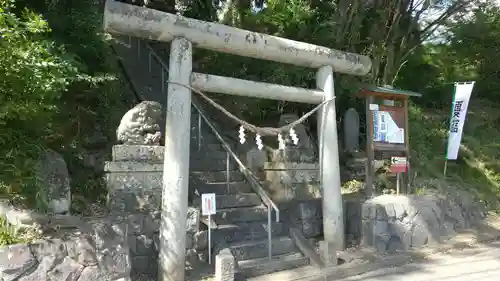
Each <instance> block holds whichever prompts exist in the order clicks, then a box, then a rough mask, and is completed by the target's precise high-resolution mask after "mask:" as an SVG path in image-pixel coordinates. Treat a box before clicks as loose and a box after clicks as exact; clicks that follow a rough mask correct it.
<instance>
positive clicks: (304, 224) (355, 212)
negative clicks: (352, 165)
mask: <svg viewBox="0 0 500 281" xmlns="http://www.w3.org/2000/svg"><path fill="white" fill-rule="evenodd" d="M343 200H344V226H345V237H346V240H347V241H346V244H347V245H357V244H359V241H360V239H361V206H362V203H363V202H362V200H361V199H357V198H349V197H347V196H344V198H343ZM285 208H286V211H287V212H289V214H290V217H293V218H295V221H294V223H295V224H296V225H297V226H298V227H299V230H301V231H302V233H303V235H304V237H306V238H315V237H319V236H321V235H322V234H323V207H322V199H321V198H319V199H311V200H301V201H295V202H290V203H288V204H287V205H286V207H285Z"/></svg>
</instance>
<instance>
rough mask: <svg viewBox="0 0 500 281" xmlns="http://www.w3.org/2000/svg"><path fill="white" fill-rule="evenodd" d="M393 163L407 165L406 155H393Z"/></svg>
mask: <svg viewBox="0 0 500 281" xmlns="http://www.w3.org/2000/svg"><path fill="white" fill-rule="evenodd" d="M391 164H393V165H406V157H397V156H393V157H391Z"/></svg>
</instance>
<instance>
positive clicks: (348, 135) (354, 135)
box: [343, 108, 359, 153]
mask: <svg viewBox="0 0 500 281" xmlns="http://www.w3.org/2000/svg"><path fill="white" fill-rule="evenodd" d="M343 123H344V148H345V151H346V152H349V153H352V152H356V151H358V150H359V114H358V112H357V111H356V109H354V108H349V109H348V110H347V111H346V112H345V114H344V121H343Z"/></svg>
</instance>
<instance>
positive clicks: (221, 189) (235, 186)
mask: <svg viewBox="0 0 500 281" xmlns="http://www.w3.org/2000/svg"><path fill="white" fill-rule="evenodd" d="M189 189H190V190H191V192H192V193H193V198H196V196H201V194H203V193H215V194H216V195H227V194H240V193H250V192H252V188H251V187H250V185H249V184H248V183H247V182H246V181H234V182H229V185H228V184H227V183H226V182H213V183H204V182H195V181H191V182H190V185H189Z"/></svg>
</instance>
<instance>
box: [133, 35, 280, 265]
mask: <svg viewBox="0 0 500 281" xmlns="http://www.w3.org/2000/svg"><path fill="white" fill-rule="evenodd" d="M137 40H138V44H137V47H138V51H137V52H138V55H140V39H137ZM129 43H131V37H130V36H129ZM146 48H147V49H148V51H149V53H148V69H149V71H150V72H151V58H152V57H155V58H156V60H157V61H158V62H159V63H160V65H161V67H162V73H161V79H162V86H161V87H162V92H165V71H167V73H168V66H167V65H166V64H165V63H164V62H163V59H162V58H161V57H160V56H159V55H158V54H157V53H156V51H155V50H154V49H153V48H152V47H151V46H150V45H149V43H147V42H146ZM191 104H192V106H193V107H194V108H195V110H196V111H197V112H198V138H197V140H198V150H199V149H201V120H203V121H204V122H205V123H206V124H207V125H208V127H209V128H210V129H211V130H212V133H213V134H214V135H215V137H216V138H217V139H218V140H219V141H220V142H221V144H222V147H223V148H224V149H225V150H226V153H227V158H226V161H227V162H226V183H227V185H228V188H229V157H232V158H233V160H234V161H235V162H236V163H237V164H238V167H239V170H240V171H241V172H242V173H243V174H244V175H245V178H246V179H247V181H248V182H249V183H250V186H251V187H252V189H253V190H254V191H255V193H257V195H258V196H259V197H260V199H261V200H262V202H264V204H265V205H266V206H267V236H268V258H269V260H271V258H272V219H271V217H272V216H271V209H273V210H274V211H275V213H276V222H279V220H280V210H279V208H278V206H277V205H276V204H275V203H274V202H273V200H272V199H271V197H270V196H269V194H267V192H266V191H265V189H264V188H263V187H262V185H261V184H260V182H259V181H258V180H257V177H256V176H255V175H254V174H253V173H252V172H251V170H250V169H248V168H247V167H246V166H245V164H243V162H242V161H241V160H240V159H239V157H238V156H237V155H236V153H235V152H234V151H233V150H232V148H231V146H230V145H229V144H228V143H227V142H226V141H225V140H224V138H223V137H222V136H221V134H220V133H219V132H218V131H217V129H216V128H215V125H214V124H213V123H212V122H211V121H210V119H209V118H208V117H207V115H206V113H205V112H204V110H203V109H202V108H201V105H200V104H199V102H198V101H197V99H196V98H195V97H192V99H191Z"/></svg>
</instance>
